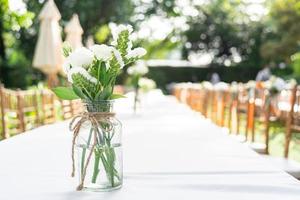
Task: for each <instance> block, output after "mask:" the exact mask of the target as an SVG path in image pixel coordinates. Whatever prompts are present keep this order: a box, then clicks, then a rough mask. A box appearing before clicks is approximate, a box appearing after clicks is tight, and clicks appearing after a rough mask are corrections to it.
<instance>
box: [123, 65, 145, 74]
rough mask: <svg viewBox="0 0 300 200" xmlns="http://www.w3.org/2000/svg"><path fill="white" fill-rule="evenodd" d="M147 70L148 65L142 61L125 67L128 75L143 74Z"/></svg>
mask: <svg viewBox="0 0 300 200" xmlns="http://www.w3.org/2000/svg"><path fill="white" fill-rule="evenodd" d="M148 71H149V69H148V67H147V66H146V65H145V63H144V62H137V64H136V65H133V66H131V67H129V68H128V69H127V73H128V74H130V75H144V74H147V73H148Z"/></svg>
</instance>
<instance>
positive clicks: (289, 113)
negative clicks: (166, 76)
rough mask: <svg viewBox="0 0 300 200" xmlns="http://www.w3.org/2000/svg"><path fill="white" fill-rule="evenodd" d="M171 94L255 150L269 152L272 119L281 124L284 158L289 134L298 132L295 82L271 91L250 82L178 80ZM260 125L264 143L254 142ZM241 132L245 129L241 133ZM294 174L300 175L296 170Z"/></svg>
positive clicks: (299, 104) (299, 110) (298, 97)
mask: <svg viewBox="0 0 300 200" xmlns="http://www.w3.org/2000/svg"><path fill="white" fill-rule="evenodd" d="M173 94H174V95H175V97H176V98H177V99H178V100H179V101H180V102H183V103H186V104H188V105H189V106H190V107H191V108H192V109H193V110H195V111H197V112H200V113H202V115H203V116H205V117H207V118H209V119H211V120H212V121H213V122H214V123H216V124H217V125H219V126H221V127H226V128H228V130H229V133H231V134H235V135H237V136H239V138H242V139H243V141H245V142H248V143H249V145H250V146H251V147H252V148H253V149H254V150H255V151H257V152H258V153H262V154H268V153H269V137H270V127H271V126H272V124H274V123H273V122H278V123H281V124H283V127H284V128H285V142H284V143H285V144H284V157H285V158H288V156H289V150H290V143H291V140H292V138H293V139H294V138H295V137H294V135H296V134H297V132H300V87H299V86H296V85H294V86H289V87H288V88H286V89H284V90H282V91H280V93H279V94H277V95H272V94H271V92H270V91H269V89H266V88H264V87H262V86H261V84H260V83H254V82H251V84H250V83H249V84H242V83H240V84H238V83H232V84H226V83H218V84H217V85H214V86H213V85H211V84H210V83H208V82H204V83H201V84H198V83H180V84H177V85H175V87H174V90H173ZM242 119H244V120H242ZM242 122H245V123H243V124H242ZM278 123H277V124H278ZM260 128H261V129H262V130H261V132H262V133H263V138H264V143H258V142H256V140H257V133H259V129H260ZM241 132H244V133H245V134H244V135H243V137H242V136H241V134H240V133H241ZM295 141H296V142H297V140H295ZM298 175H299V177H297V178H300V173H299V174H298Z"/></svg>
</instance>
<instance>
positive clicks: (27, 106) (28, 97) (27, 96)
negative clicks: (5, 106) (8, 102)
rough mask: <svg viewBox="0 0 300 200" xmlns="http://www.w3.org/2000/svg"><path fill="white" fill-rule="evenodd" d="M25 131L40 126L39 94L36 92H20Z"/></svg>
mask: <svg viewBox="0 0 300 200" xmlns="http://www.w3.org/2000/svg"><path fill="white" fill-rule="evenodd" d="M18 95H20V97H19V100H20V102H19V104H20V108H19V109H20V110H21V117H22V118H23V119H22V123H23V125H22V126H24V130H25V131H26V130H30V129H33V128H35V127H37V126H39V125H40V121H39V120H40V115H39V114H40V113H39V105H38V92H37V91H36V90H23V91H18Z"/></svg>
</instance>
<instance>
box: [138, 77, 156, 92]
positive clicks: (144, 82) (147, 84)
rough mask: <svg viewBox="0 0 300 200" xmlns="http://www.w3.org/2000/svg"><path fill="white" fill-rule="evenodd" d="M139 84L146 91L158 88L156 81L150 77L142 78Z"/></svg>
mask: <svg viewBox="0 0 300 200" xmlns="http://www.w3.org/2000/svg"><path fill="white" fill-rule="evenodd" d="M138 84H139V86H140V87H141V89H142V90H144V91H145V92H147V91H149V90H152V89H154V88H156V83H155V82H154V81H153V80H152V79H149V78H140V80H139V83H138Z"/></svg>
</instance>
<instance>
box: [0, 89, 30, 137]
mask: <svg viewBox="0 0 300 200" xmlns="http://www.w3.org/2000/svg"><path fill="white" fill-rule="evenodd" d="M0 98H1V121H2V137H3V139H5V138H8V137H10V136H11V135H14V134H18V133H21V132H23V131H25V125H24V118H23V116H22V110H21V106H22V105H21V100H20V95H19V92H18V91H13V90H9V89H5V88H4V87H3V85H1V86H0Z"/></svg>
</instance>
